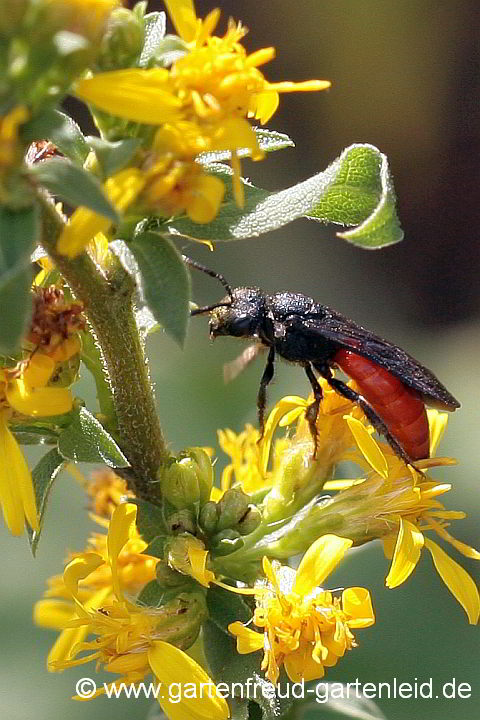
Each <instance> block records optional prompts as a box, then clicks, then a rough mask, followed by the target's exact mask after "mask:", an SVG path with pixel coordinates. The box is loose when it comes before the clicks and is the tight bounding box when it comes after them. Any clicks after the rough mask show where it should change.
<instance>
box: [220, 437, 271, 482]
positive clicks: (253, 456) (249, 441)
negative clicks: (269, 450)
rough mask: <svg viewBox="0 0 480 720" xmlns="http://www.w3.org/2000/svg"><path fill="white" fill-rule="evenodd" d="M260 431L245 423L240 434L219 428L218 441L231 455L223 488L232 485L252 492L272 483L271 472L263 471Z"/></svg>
mask: <svg viewBox="0 0 480 720" xmlns="http://www.w3.org/2000/svg"><path fill="white" fill-rule="evenodd" d="M259 439H260V433H259V432H258V430H256V429H255V428H254V427H253V426H252V425H249V424H247V425H245V429H244V430H243V432H241V433H239V434H238V435H237V434H236V433H234V432H233V430H229V429H228V428H227V429H226V430H219V431H218V442H219V445H220V447H221V448H222V450H223V452H224V453H226V454H227V455H229V456H230V458H231V462H230V464H229V465H227V466H226V467H225V469H224V470H223V472H222V479H221V489H222V490H223V491H225V490H228V489H229V488H230V487H232V485H234V486H238V485H240V487H241V488H242V490H243V491H244V492H246V493H252V492H255V491H256V490H260V489H261V488H264V487H265V488H267V489H268V488H269V487H270V485H271V481H270V475H271V474H270V473H268V474H267V473H262V468H261V456H262V450H261V446H260V445H259V442H258V441H259Z"/></svg>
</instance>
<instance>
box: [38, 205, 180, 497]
mask: <svg viewBox="0 0 480 720" xmlns="http://www.w3.org/2000/svg"><path fill="white" fill-rule="evenodd" d="M63 227H64V224H63V222H62V219H61V217H60V215H59V214H58V212H57V211H56V210H55V208H54V206H53V205H52V204H51V203H50V202H48V201H44V202H43V216H42V239H41V242H42V245H43V247H44V248H45V250H46V251H47V253H48V254H49V256H50V257H51V259H52V260H53V262H54V263H55V265H56V267H57V268H58V269H59V270H60V272H61V273H62V275H63V276H64V277H65V280H66V281H67V282H68V284H69V286H70V287H71V289H72V291H73V293H74V294H75V296H76V297H77V298H78V299H79V300H81V301H82V302H83V303H84V305H85V313H86V315H87V317H88V320H89V322H90V324H91V326H92V328H93V331H94V333H95V335H96V337H97V340H98V343H99V345H100V348H101V350H102V354H103V359H104V362H105V367H106V371H107V374H108V377H109V380H110V385H111V391H112V398H113V405H114V408H115V413H116V418H117V424H118V435H117V437H116V440H117V442H118V444H119V445H120V448H121V450H122V452H123V453H124V454H125V456H126V457H127V459H128V461H129V463H130V464H131V466H132V469H133V471H134V474H135V478H133V477H132V478H130V479H129V484H130V485H131V486H132V487H131V489H132V490H133V491H134V492H135V494H136V495H137V496H139V497H148V498H149V499H150V500H151V499H152V497H153V496H154V495H155V493H158V492H159V485H158V483H152V482H151V481H149V479H150V480H151V479H155V477H156V474H157V472H158V470H159V469H160V468H161V467H162V466H163V465H164V464H165V462H166V461H167V459H168V458H169V457H170V454H169V452H168V450H167V445H166V442H165V438H164V436H163V432H162V428H161V426H160V421H159V418H158V415H157V411H156V408H155V398H154V395H153V389H152V384H151V381H150V377H149V373H148V366H147V365H146V363H145V354H144V350H143V347H142V343H141V340H140V336H139V333H138V329H137V326H136V323H135V316H134V312H133V293H134V291H135V283H134V281H133V279H132V278H131V277H130V276H129V275H128V273H127V272H126V270H124V268H123V267H122V266H121V264H120V262H119V261H118V262H116V263H115V264H114V265H113V267H112V269H111V270H109V271H108V274H104V273H103V272H101V271H100V269H99V267H98V266H97V265H96V264H95V263H94V261H93V260H92V259H91V258H90V257H89V256H88V255H87V254H86V253H83V254H82V255H79V256H78V257H76V258H74V259H70V258H68V257H66V256H65V255H61V254H60V253H59V252H58V250H57V249H56V244H57V240H58V237H59V235H60V233H61V231H62V229H63Z"/></svg>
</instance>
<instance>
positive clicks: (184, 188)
mask: <svg viewBox="0 0 480 720" xmlns="http://www.w3.org/2000/svg"><path fill="white" fill-rule="evenodd" d="M166 6H167V9H168V12H169V15H170V17H171V20H172V21H173V23H174V25H175V27H176V30H177V32H178V34H179V43H180V47H181V50H179V52H178V54H177V55H178V57H176V59H175V60H174V61H173V62H172V63H171V65H170V67H168V68H166V67H147V68H145V67H141V68H139V67H134V68H126V69H119V70H111V71H109V72H102V73H97V74H93V75H92V76H91V77H86V78H83V79H81V80H79V81H78V82H77V84H76V87H75V93H76V95H77V96H78V97H79V98H81V99H82V100H85V101H87V102H88V103H90V105H91V106H92V108H93V112H94V113H95V112H97V113H98V111H101V112H102V113H109V114H110V115H111V116H116V117H118V118H122V119H123V120H122V122H121V123H120V125H119V127H122V128H125V123H124V122H123V121H125V120H127V121H130V122H134V123H139V124H141V125H142V126H154V127H157V128H158V129H157V130H156V132H155V133H154V135H153V140H152V141H151V142H149V145H148V147H147V148H145V149H144V151H143V152H142V153H139V155H138V157H137V165H136V166H135V167H130V168H128V169H126V170H123V171H121V172H120V173H118V174H115V175H113V176H112V177H110V178H109V179H108V180H107V181H106V182H105V184H104V190H105V193H106V194H107V196H108V197H109V198H110V199H111V201H112V203H113V204H114V205H115V207H116V208H117V209H118V210H119V212H120V213H125V212H126V211H128V209H129V208H130V210H131V211H132V212H133V205H136V206H137V208H142V210H143V212H144V214H147V215H157V216H161V217H165V218H170V217H172V216H175V215H178V214H179V213H186V214H187V215H188V217H189V218H190V219H191V220H193V221H194V222H196V223H209V222H211V221H212V220H213V219H214V218H215V217H216V215H217V213H218V211H219V209H220V206H221V203H222V201H223V199H224V196H225V192H226V187H225V183H224V181H223V180H222V179H221V178H220V177H217V176H216V175H215V174H214V173H212V172H207V171H206V169H205V168H204V166H203V165H202V163H201V162H199V160H200V159H201V156H202V154H203V153H207V152H210V153H211V152H218V151H223V152H225V151H226V152H228V153H229V154H230V162H231V167H232V170H233V194H234V197H235V201H236V202H237V204H238V205H239V206H240V207H242V206H243V204H244V189H243V188H244V186H243V183H242V180H241V174H240V171H241V168H240V155H241V154H242V153H243V154H247V155H249V156H250V157H251V158H252V159H253V160H260V159H262V158H263V157H264V152H263V151H262V150H261V149H260V147H259V145H258V141H257V136H256V134H255V130H254V128H253V127H252V125H251V124H250V122H249V118H253V119H257V120H259V121H260V122H261V123H262V124H263V123H265V122H267V121H268V120H269V119H270V118H271V116H272V115H273V113H274V112H275V110H276V108H277V106H278V99H279V93H283V92H292V91H315V90H323V89H325V88H328V87H329V86H330V83H329V82H327V81H319V80H311V81H307V82H303V83H293V82H282V83H269V82H268V81H267V80H266V79H265V77H264V75H263V74H262V73H261V72H260V70H259V69H258V68H259V67H260V66H261V65H263V64H265V63H266V62H268V61H269V60H271V59H272V58H273V57H274V55H275V51H274V49H273V48H264V49H262V50H258V51H256V52H254V53H252V54H250V55H249V54H248V53H247V51H246V50H245V48H244V47H243V45H242V43H241V41H242V39H243V37H244V36H245V34H246V32H247V30H246V28H244V27H243V26H242V25H241V24H240V23H238V24H237V23H234V22H233V21H232V20H230V21H229V23H228V28H227V31H226V33H225V34H224V35H223V37H218V36H216V35H214V34H213V33H214V31H215V28H216V26H217V23H218V21H219V19H220V11H219V10H218V9H217V10H213V11H212V12H211V13H209V15H208V16H207V17H206V18H205V19H204V20H201V19H199V18H197V16H196V13H195V7H194V3H193V2H184V1H183V0H182V1H180V0H170V1H169V2H166ZM102 117H103V116H102ZM99 122H100V123H101V119H100V120H99ZM114 132H116V133H117V134H116V135H115V138H114V139H118V138H119V137H121V132H120V130H119V131H116V130H115V131H114ZM123 132H124V130H123ZM137 134H138V130H137ZM140 135H141V132H140ZM110 226H111V222H109V221H108V220H107V219H106V218H102V217H100V216H99V215H97V214H96V213H94V212H93V211H91V210H87V209H85V208H79V209H78V210H77V211H76V212H75V213H74V215H73V217H72V219H71V221H70V224H69V226H68V227H67V228H65V230H64V232H63V234H62V236H61V238H60V240H59V245H58V247H59V250H60V252H62V253H64V254H66V255H68V256H70V257H74V256H75V255H77V254H78V253H79V252H81V251H82V250H83V248H84V247H85V245H86V243H87V242H88V241H89V240H91V239H92V238H93V236H94V235H95V234H96V232H100V231H101V232H104V233H105V232H108V229H109V227H110Z"/></svg>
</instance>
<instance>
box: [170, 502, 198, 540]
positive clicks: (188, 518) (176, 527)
mask: <svg viewBox="0 0 480 720" xmlns="http://www.w3.org/2000/svg"><path fill="white" fill-rule="evenodd" d="M167 528H168V530H169V532H170V534H171V535H180V534H181V533H186V532H188V533H190V534H191V535H193V534H194V533H195V530H196V524H195V519H194V516H193V513H192V511H191V510H189V509H188V508H184V509H183V510H179V511H178V512H176V513H173V514H172V515H170V516H169V517H168V519H167Z"/></svg>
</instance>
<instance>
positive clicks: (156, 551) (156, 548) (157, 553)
mask: <svg viewBox="0 0 480 720" xmlns="http://www.w3.org/2000/svg"><path fill="white" fill-rule="evenodd" d="M167 537H168V536H167V535H157V537H154V538H153V540H151V541H150V542H149V543H148V546H147V547H146V548H145V550H144V551H143V552H142V555H151V556H152V557H156V558H160V559H161V560H163V558H164V555H165V553H164V548H165V541H166V540H167Z"/></svg>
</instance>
